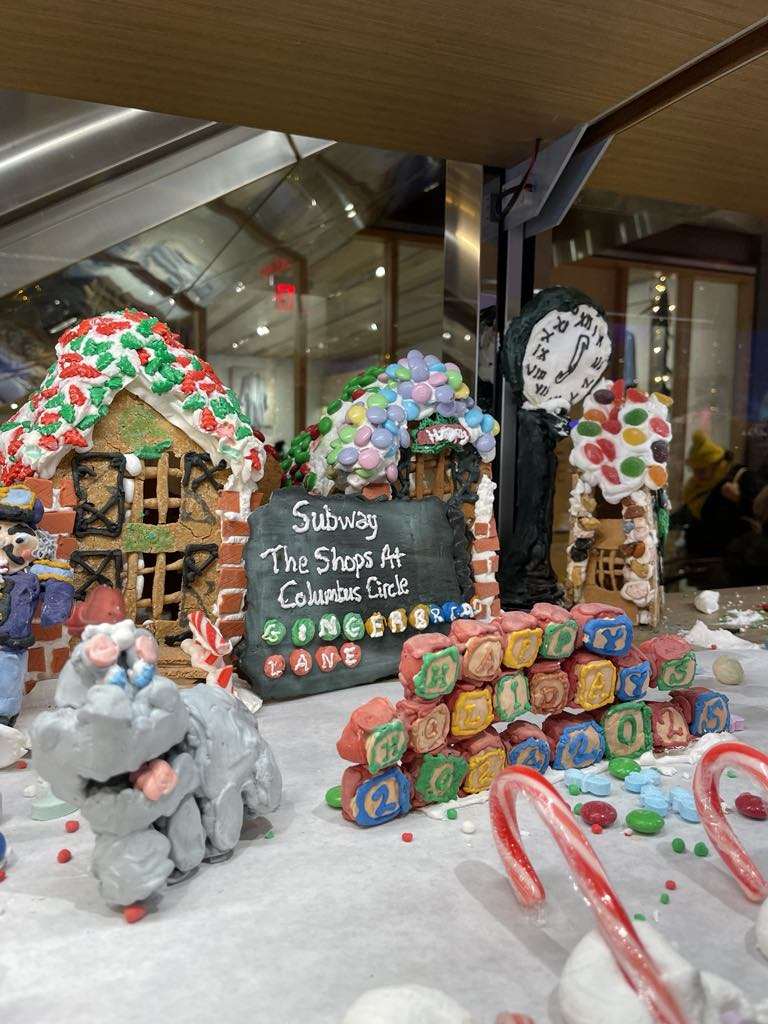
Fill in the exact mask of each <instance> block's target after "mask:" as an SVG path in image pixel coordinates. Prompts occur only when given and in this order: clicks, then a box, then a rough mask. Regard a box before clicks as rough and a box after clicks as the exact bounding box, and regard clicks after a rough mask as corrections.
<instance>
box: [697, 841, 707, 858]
mask: <svg viewBox="0 0 768 1024" xmlns="http://www.w3.org/2000/svg"><path fill="white" fill-rule="evenodd" d="M693 852H694V853H695V854H696V856H697V857H708V856H709V847H708V846H707V844H706V843H696V845H695V846H694V848H693Z"/></svg>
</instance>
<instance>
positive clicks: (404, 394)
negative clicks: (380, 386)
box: [397, 380, 413, 399]
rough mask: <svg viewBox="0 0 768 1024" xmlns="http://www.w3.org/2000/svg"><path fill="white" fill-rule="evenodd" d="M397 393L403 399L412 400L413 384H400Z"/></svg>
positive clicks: (403, 382)
mask: <svg viewBox="0 0 768 1024" xmlns="http://www.w3.org/2000/svg"><path fill="white" fill-rule="evenodd" d="M397 393H398V395H400V397H401V398H408V399H410V397H411V395H412V394H413V384H412V383H411V382H410V381H409V380H404V381H401V382H400V384H398V385H397Z"/></svg>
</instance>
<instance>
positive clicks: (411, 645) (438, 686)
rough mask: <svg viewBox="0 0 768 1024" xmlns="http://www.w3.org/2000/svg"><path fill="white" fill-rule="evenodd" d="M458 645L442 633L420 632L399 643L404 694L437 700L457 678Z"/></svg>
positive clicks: (445, 693) (450, 690)
mask: <svg viewBox="0 0 768 1024" xmlns="http://www.w3.org/2000/svg"><path fill="white" fill-rule="evenodd" d="M459 663H460V656H459V651H458V649H457V648H456V647H455V646H454V645H453V644H452V643H451V641H450V640H449V639H448V637H447V636H443V634H442V633H422V634H421V635H417V636H412V637H411V638H410V639H409V640H406V641H405V643H404V644H403V649H402V652H401V654H400V668H399V677H400V682H401V683H402V684H403V689H404V690H405V694H406V696H407V697H413V696H416V697H420V698H421V699H422V700H439V699H440V698H441V697H445V696H446V695H447V694H449V693H451V692H452V690H453V688H454V686H455V685H456V680H457V679H458V678H459Z"/></svg>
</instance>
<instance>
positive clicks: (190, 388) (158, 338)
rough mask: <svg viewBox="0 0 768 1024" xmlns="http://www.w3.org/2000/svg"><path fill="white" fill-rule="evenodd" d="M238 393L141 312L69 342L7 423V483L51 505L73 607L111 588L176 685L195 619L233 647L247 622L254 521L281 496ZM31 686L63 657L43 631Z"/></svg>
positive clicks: (49, 519)
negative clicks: (152, 639)
mask: <svg viewBox="0 0 768 1024" xmlns="http://www.w3.org/2000/svg"><path fill="white" fill-rule="evenodd" d="M263 440H264V439H263V436H262V435H260V434H259V433H258V432H256V431H254V429H253V427H252V425H251V424H250V423H249V422H248V419H247V417H246V416H245V415H244V414H243V412H242V410H241V408H240V403H239V401H238V398H237V396H236V395H235V393H234V392H233V391H232V390H230V389H228V388H226V387H225V386H224V384H223V383H222V382H221V380H219V378H218V377H217V376H216V374H215V373H214V371H213V370H212V368H211V367H210V365H209V364H208V363H206V362H205V361H204V360H202V359H201V358H199V357H198V356H196V355H195V354H194V353H193V352H190V351H188V350H187V349H185V348H184V346H183V345H182V344H181V342H180V341H179V339H178V336H177V335H175V334H174V333H173V332H172V331H171V330H170V329H169V328H168V326H167V325H166V324H164V323H162V322H160V321H159V320H157V318H155V317H151V316H149V315H148V314H146V313H142V312H138V311H136V310H130V309H128V310H123V311H122V312H116V313H107V314H104V315H103V316H99V317H94V318H92V319H88V320H84V321H82V323H80V324H78V325H77V326H76V327H74V328H72V329H71V330H68V331H66V332H65V333H64V334H62V336H61V337H60V339H59V341H58V343H57V346H56V362H55V363H54V365H53V366H51V368H50V369H49V371H48V373H47V374H46V377H45V379H44V380H43V382H42V384H41V386H40V388H39V390H37V391H36V392H34V393H33V394H32V395H31V396H30V398H29V400H28V401H27V402H26V404H25V405H24V406H23V407H22V408H21V409H19V411H18V412H17V413H16V414H15V415H14V416H13V418H12V419H11V420H9V421H8V422H7V423H5V424H3V425H2V426H0V479H1V480H2V482H3V483H12V482H14V481H21V480H24V482H25V483H26V484H27V485H28V486H30V487H32V488H33V489H34V490H35V491H36V493H37V494H38V496H39V497H40V498H41V500H42V501H43V504H44V506H45V509H46V512H45V516H44V517H43V520H42V522H41V524H40V525H41V528H42V529H44V530H46V531H48V532H50V533H52V534H54V535H56V537H57V538H58V542H57V543H58V554H59V556H63V557H68V558H69V559H70V562H71V564H72V567H73V569H74V582H75V588H76V595H75V596H76V598H77V599H79V600H83V599H84V598H85V597H86V596H87V594H88V592H89V590H90V588H91V587H93V586H95V585H96V584H108V585H110V586H113V587H116V588H119V589H120V590H122V592H123V595H124V598H125V604H126V610H127V614H128V615H129V616H130V617H131V618H132V619H134V620H135V621H136V622H138V623H140V624H142V625H145V626H147V627H148V628H150V629H151V630H152V631H153V632H154V633H155V635H156V636H157V638H158V640H159V641H160V644H161V664H162V665H163V668H164V671H166V672H167V673H168V674H169V675H171V676H172V677H173V678H177V679H183V678H185V677H187V678H188V677H192V676H193V674H194V672H193V670H192V669H191V668H190V666H189V663H188V659H187V658H186V656H185V655H184V654H183V653H182V652H181V651H180V649H179V646H178V645H179V643H180V642H181V640H182V639H184V637H185V636H187V635H188V632H187V615H188V613H189V612H191V611H193V610H196V609H199V610H201V611H203V612H204V613H205V614H206V615H207V616H208V617H209V618H210V619H211V620H212V621H213V622H215V623H216V624H217V625H218V627H219V629H220V630H221V632H222V633H223V634H224V636H225V637H228V638H229V639H231V640H232V641H233V642H236V641H238V640H239V639H240V637H241V636H242V634H243V628H244V626H243V624H244V609H243V605H244V598H245V583H246V580H245V571H244V568H243V546H244V543H245V540H246V538H247V535H248V522H247V520H248V516H249V514H250V511H251V510H252V509H253V508H256V507H257V506H258V505H259V504H260V503H261V502H262V501H263V500H265V499H266V498H267V497H268V496H269V494H270V493H271V491H272V490H273V489H274V488H275V487H276V486H279V483H280V468H279V466H278V465H277V463H276V462H275V460H274V459H272V458H271V457H270V456H268V454H267V452H266V451H265V448H264V444H263ZM35 635H36V637H37V639H38V641H39V642H38V645H37V646H36V648H33V649H32V651H31V652H30V663H29V670H30V676H31V678H32V679H35V678H46V677H48V676H50V675H52V674H55V673H56V672H57V671H58V670H59V669H60V668H61V666H62V664H63V663H64V661H65V660H66V658H67V657H68V637H67V635H66V632H65V631H63V630H62V628H61V627H41V626H37V627H35Z"/></svg>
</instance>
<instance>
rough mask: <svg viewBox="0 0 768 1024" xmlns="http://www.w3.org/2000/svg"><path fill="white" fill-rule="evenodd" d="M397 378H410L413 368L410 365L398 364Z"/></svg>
mask: <svg viewBox="0 0 768 1024" xmlns="http://www.w3.org/2000/svg"><path fill="white" fill-rule="evenodd" d="M397 379H398V380H410V379H411V369H410V367H409V366H398V368H397Z"/></svg>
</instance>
